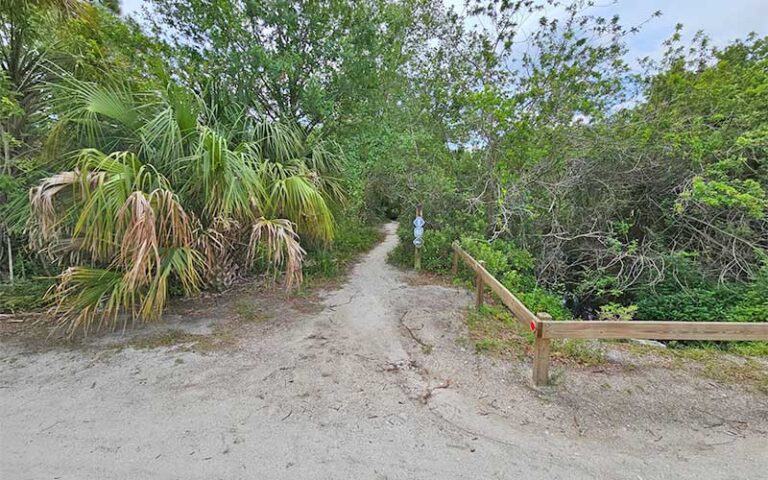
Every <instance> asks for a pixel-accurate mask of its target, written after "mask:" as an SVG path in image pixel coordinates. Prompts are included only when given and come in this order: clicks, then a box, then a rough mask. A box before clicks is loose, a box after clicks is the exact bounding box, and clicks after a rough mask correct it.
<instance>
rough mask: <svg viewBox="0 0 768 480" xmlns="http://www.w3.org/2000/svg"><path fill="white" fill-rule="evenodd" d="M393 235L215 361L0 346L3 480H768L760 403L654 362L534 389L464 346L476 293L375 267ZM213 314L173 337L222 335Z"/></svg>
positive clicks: (765, 415) (518, 372)
mask: <svg viewBox="0 0 768 480" xmlns="http://www.w3.org/2000/svg"><path fill="white" fill-rule="evenodd" d="M386 228H387V236H386V239H385V240H384V242H383V243H381V244H380V245H379V246H377V247H376V248H375V249H374V250H372V251H371V252H370V253H369V254H368V255H366V256H365V257H364V259H363V260H362V261H361V262H360V263H359V264H358V265H357V266H356V267H355V268H354V269H353V271H352V272H351V274H350V277H349V279H348V281H347V282H346V284H345V285H344V286H343V287H342V288H340V289H336V290H332V291H327V292H324V293H323V295H322V297H321V299H320V300H319V301H320V302H321V305H322V307H323V308H322V311H320V312H319V313H317V312H314V313H311V312H310V313H307V312H306V311H305V312H304V313H302V312H301V311H298V310H297V309H295V308H291V307H290V305H288V306H285V307H284V308H283V309H282V310H281V311H280V312H279V313H278V314H277V316H276V317H275V318H272V319H269V320H265V321H261V322H255V323H247V324H242V325H239V326H238V327H237V331H236V332H237V340H236V341H235V342H234V343H232V344H231V345H227V346H226V347H225V348H219V349H210V350H199V351H196V350H195V349H194V348H190V345H185V344H172V345H167V346H156V347H153V348H146V346H145V347H143V348H138V347H131V346H130V345H131V344H130V343H128V344H127V345H128V346H125V347H124V348H107V346H106V345H107V344H109V342H111V341H113V340H114V338H113V337H110V338H107V339H106V340H105V339H101V340H99V342H103V343H104V346H101V347H100V346H99V344H98V342H97V345H96V346H94V345H93V344H91V345H90V346H89V347H88V348H54V349H48V350H45V351H40V350H39V349H30V348H28V347H25V346H24V345H20V344H13V343H12V342H4V343H3V344H2V345H0V349H2V350H0V478H2V479H4V480H15V479H35V480H37V479H72V480H86V479H126V480H135V479H150V478H153V479H154V478H157V479H185V480H187V479H205V480H210V479H356V480H364V479H404V480H405V479H407V480H416V479H465V478H466V479H517V478H520V479H633V480H638V479H644V480H650V479H676V480H680V479H697V480H702V479H740V480H743V479H765V478H767V477H766V476H767V475H768V473H766V472H768V396H766V395H765V394H760V393H756V392H748V391H741V390H738V389H734V388H733V387H727V386H723V385H718V384H716V383H714V382H712V381H707V380H705V379H700V378H696V377H695V376H690V375H688V374H686V373H685V371H677V370H666V369H662V368H653V367H652V366H651V367H643V368H609V369H607V370H605V369H603V370H599V371H595V370H589V369H573V370H572V371H568V372H567V373H566V374H565V377H564V380H563V381H562V382H561V384H560V385H558V386H555V387H548V388H545V389H535V388H533V387H531V386H530V382H529V376H530V365H528V364H527V362H524V361H508V360H499V359H494V358H493V357H490V356H486V355H478V354H476V353H474V351H472V350H471V349H470V348H468V347H467V346H466V345H468V343H467V341H466V336H467V333H466V328H465V326H464V323H463V320H462V316H463V312H464V311H465V308H466V306H467V305H469V303H470V301H471V296H470V294H469V293H468V292H466V291H464V290H460V289H457V288H454V287H444V286H435V285H414V282H412V281H411V282H409V281H408V274H406V273H403V272H400V271H398V270H397V269H395V268H393V267H391V266H389V265H388V264H386V261H385V260H386V254H387V252H388V251H389V250H391V249H392V248H393V247H394V246H395V244H396V242H397V239H396V237H395V235H394V231H395V225H394V224H390V225H387V226H386ZM251 297H253V298H251ZM251 297H249V296H247V294H246V297H245V300H246V301H250V302H252V305H253V306H254V307H259V303H258V302H259V298H258V297H257V296H255V295H251ZM239 301H240V302H242V301H243V299H242V298H241V299H239ZM318 310H320V309H318ZM221 311H222V309H221V308H218V307H217V306H216V305H211V306H208V307H206V308H201V309H200V311H198V312H196V315H191V317H194V318H191V319H185V318H181V317H183V315H182V316H181V317H179V316H177V317H175V319H174V318H172V319H171V323H172V324H174V325H175V327H179V325H182V326H183V328H185V329H189V331H193V332H194V333H197V334H201V335H203V336H205V335H212V336H213V335H216V331H217V330H216V325H218V324H219V323H220V322H222V321H223V319H222V318H219V317H220V316H221ZM174 322H175V323H174ZM117 341H118V343H119V341H120V340H117ZM600 372H602V373H600Z"/></svg>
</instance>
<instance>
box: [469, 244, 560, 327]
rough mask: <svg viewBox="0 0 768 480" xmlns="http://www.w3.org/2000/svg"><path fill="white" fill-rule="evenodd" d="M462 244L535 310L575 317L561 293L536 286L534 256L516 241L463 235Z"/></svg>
mask: <svg viewBox="0 0 768 480" xmlns="http://www.w3.org/2000/svg"><path fill="white" fill-rule="evenodd" d="M461 246H462V247H463V248H464V250H466V252H467V253H469V254H470V255H472V257H474V258H475V259H477V260H482V261H484V262H485V268H486V270H488V272H489V273H490V274H491V275H493V276H494V277H496V278H497V279H499V281H500V282H501V283H502V284H503V285H504V286H505V287H507V289H509V291H510V292H512V293H513V294H514V295H515V296H517V297H518V298H519V299H520V301H521V302H523V304H525V306H526V307H528V309H529V310H531V311H532V312H534V313H536V312H546V313H548V314H550V315H551V316H552V318H553V319H555V320H565V319H569V318H572V315H571V312H570V311H569V310H568V309H567V308H566V307H565V306H564V305H563V302H562V296H561V295H558V294H557V293H555V292H550V291H547V290H544V289H542V288H540V287H538V286H537V284H536V276H535V274H534V268H533V267H534V261H533V257H532V256H531V255H530V253H528V252H527V251H525V250H522V249H520V248H517V246H516V245H515V244H514V242H511V241H505V240H496V241H494V242H487V241H485V240H479V239H476V238H467V237H465V238H462V239H461Z"/></svg>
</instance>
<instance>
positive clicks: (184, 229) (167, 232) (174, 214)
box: [149, 188, 193, 247]
mask: <svg viewBox="0 0 768 480" xmlns="http://www.w3.org/2000/svg"><path fill="white" fill-rule="evenodd" d="M149 202H150V203H151V204H152V207H153V208H154V210H155V213H156V216H157V237H158V239H159V241H160V243H161V244H163V245H166V246H169V247H182V246H188V245H191V244H192V240H193V237H192V226H191V222H190V219H189V215H187V212H186V211H185V210H184V207H182V206H181V203H179V199H178V197H177V196H176V194H175V193H173V192H172V191H170V190H166V189H160V188H158V189H156V190H153V191H152V193H150V194H149Z"/></svg>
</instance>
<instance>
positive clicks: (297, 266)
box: [248, 217, 306, 290]
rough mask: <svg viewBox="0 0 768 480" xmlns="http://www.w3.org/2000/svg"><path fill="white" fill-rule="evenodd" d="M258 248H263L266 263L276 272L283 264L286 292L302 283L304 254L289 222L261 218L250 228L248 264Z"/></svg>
mask: <svg viewBox="0 0 768 480" xmlns="http://www.w3.org/2000/svg"><path fill="white" fill-rule="evenodd" d="M259 247H261V248H263V250H264V252H265V254H266V258H267V261H268V262H269V263H271V264H272V265H273V266H274V267H275V269H276V270H277V269H278V268H280V267H281V266H283V264H285V280H284V285H285V288H286V290H291V289H293V288H294V287H297V286H299V285H300V284H301V282H302V281H303V275H302V271H301V267H302V263H303V262H304V255H305V254H306V252H305V251H304V249H303V248H301V244H300V243H299V236H298V235H297V234H296V232H295V231H294V229H293V223H291V221H290V220H286V219H282V218H278V219H273V220H268V219H266V218H264V217H261V218H260V219H258V220H257V221H256V223H254V224H253V225H252V227H251V239H250V242H249V245H248V264H249V265H250V264H252V263H253V261H254V260H255V258H256V254H257V252H258V250H259Z"/></svg>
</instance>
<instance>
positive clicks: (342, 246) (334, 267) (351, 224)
mask: <svg viewBox="0 0 768 480" xmlns="http://www.w3.org/2000/svg"><path fill="white" fill-rule="evenodd" d="M344 218H345V220H343V221H342V222H340V223H339V225H338V228H337V230H336V232H337V234H336V238H335V239H334V242H333V243H332V244H331V245H330V246H325V245H312V246H310V247H308V248H307V257H306V259H305V262H304V274H305V275H307V276H308V277H310V278H311V277H323V278H332V277H336V276H338V275H340V274H341V273H343V271H344V270H345V269H346V267H347V266H348V265H349V264H350V262H352V261H354V260H355V259H356V258H357V256H358V255H359V254H361V253H362V252H365V251H367V250H369V249H370V248H371V247H373V245H375V244H376V242H377V241H379V240H380V238H381V233H380V231H379V227H378V226H377V225H370V224H366V223H364V222H359V221H356V219H355V218H354V216H352V217H350V216H345V217H344Z"/></svg>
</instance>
